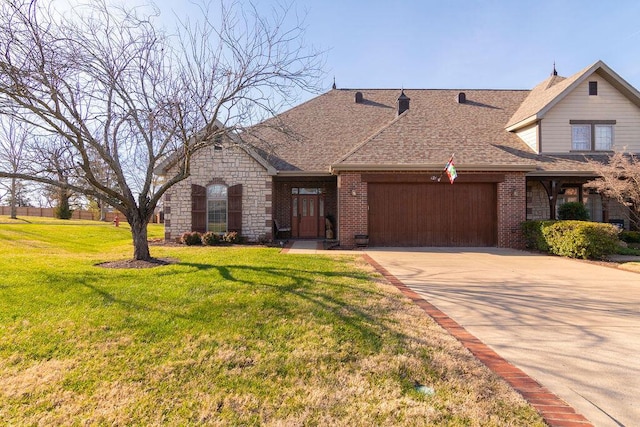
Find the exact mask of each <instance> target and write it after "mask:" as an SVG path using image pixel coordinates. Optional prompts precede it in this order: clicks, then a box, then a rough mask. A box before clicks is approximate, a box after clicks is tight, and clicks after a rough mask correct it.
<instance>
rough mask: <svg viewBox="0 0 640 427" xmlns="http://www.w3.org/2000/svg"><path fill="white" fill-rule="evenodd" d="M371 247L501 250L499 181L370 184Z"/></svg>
mask: <svg viewBox="0 0 640 427" xmlns="http://www.w3.org/2000/svg"><path fill="white" fill-rule="evenodd" d="M368 197H369V244H370V245H371V246H496V243H497V195H496V184H495V183H455V184H453V185H451V184H448V183H447V184H443V183H380V182H376V183H373V182H371V183H369V188H368Z"/></svg>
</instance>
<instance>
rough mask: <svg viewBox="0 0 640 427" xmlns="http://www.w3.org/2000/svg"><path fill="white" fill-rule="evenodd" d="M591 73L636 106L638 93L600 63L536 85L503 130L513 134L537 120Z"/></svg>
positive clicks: (639, 96)
mask: <svg viewBox="0 0 640 427" xmlns="http://www.w3.org/2000/svg"><path fill="white" fill-rule="evenodd" d="M594 73H598V75H599V76H601V77H602V78H604V79H605V80H606V81H607V82H608V83H610V84H611V85H612V86H614V87H615V88H616V89H617V90H618V91H620V92H621V93H622V94H623V95H624V96H626V97H627V98H629V100H630V101H631V102H633V103H634V104H636V105H637V106H639V107H640V92H638V91H637V90H636V89H635V88H634V87H633V86H631V85H630V84H629V83H627V82H626V81H625V80H624V79H623V78H622V77H620V76H619V75H618V74H617V73H616V72H615V71H613V70H612V69H611V68H609V67H608V66H607V65H606V64H605V63H604V62H602V61H597V62H595V63H593V64H591V65H590V66H588V67H586V68H584V69H583V70H580V71H578V72H577V73H575V74H574V75H572V76H571V77H569V78H566V79H565V78H563V77H560V76H553V75H552V76H551V77H549V78H548V79H546V80H545V81H543V82H542V83H540V84H539V85H537V86H536V87H535V88H533V90H531V93H530V94H529V96H528V97H527V98H526V99H525V100H524V102H523V103H522V105H520V107H519V108H518V110H517V111H516V112H515V113H514V114H513V116H511V118H510V119H509V121H508V123H507V125H506V130H507V131H514V130H517V129H519V128H522V127H524V126H527V125H529V124H531V123H534V122H535V121H537V120H540V119H542V118H543V117H544V115H545V114H546V113H547V111H549V110H550V109H551V108H552V107H553V106H555V105H556V104H557V103H558V102H560V101H561V100H562V99H563V98H564V97H565V96H567V95H568V94H569V93H571V91H572V90H573V89H575V88H576V86H578V85H580V84H581V83H582V82H584V81H585V80H587V79H588V78H589V77H590V76H591V75H593V74H594Z"/></svg>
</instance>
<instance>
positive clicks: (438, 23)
mask: <svg viewBox="0 0 640 427" xmlns="http://www.w3.org/2000/svg"><path fill="white" fill-rule="evenodd" d="M254 3H255V4H256V5H257V6H258V7H259V8H265V9H267V8H269V7H270V6H272V5H273V4H274V2H273V1H267V0H255V1H254ZM156 4H157V5H158V6H159V7H160V8H161V10H162V11H163V12H162V13H163V20H168V19H169V18H170V17H171V16H173V15H172V14H173V12H172V10H174V9H176V5H177V4H180V5H181V6H180V10H179V12H178V13H179V14H180V13H187V11H189V10H192V9H190V8H189V7H186V6H185V7H184V8H182V5H183V4H184V5H186V4H187V2H186V1H185V2H184V3H183V1H180V2H177V1H175V0H173V1H171V0H158V1H156ZM294 7H295V8H296V10H297V11H299V12H300V13H302V14H304V13H306V24H307V42H308V43H310V44H313V45H314V46H316V47H319V48H321V49H326V50H327V54H326V71H327V76H326V79H325V81H324V87H325V88H326V89H327V90H328V89H329V88H330V87H331V84H332V82H333V77H334V76H335V79H336V83H337V86H338V87H339V88H399V87H405V88H451V89H475V88H478V89H494V88H495V89H530V88H532V87H533V86H535V85H536V84H537V83H539V82H540V81H542V80H544V79H545V78H546V77H547V76H548V75H549V74H550V73H551V71H552V69H553V63H554V61H555V62H556V67H557V70H558V72H559V74H560V75H564V76H569V75H571V74H573V73H575V72H577V71H579V70H581V69H582V68H584V67H586V66H588V65H590V64H592V63H593V62H595V61H597V60H598V59H602V60H603V61H604V62H606V63H607V64H608V65H609V66H610V67H611V68H613V69H614V70H615V71H616V72H617V73H618V74H620V75H621V76H622V77H623V78H624V79H625V80H627V81H628V82H629V83H631V84H632V85H633V86H635V87H636V88H640V48H639V46H640V19H639V18H640V2H638V1H637V0H634V1H626V0H623V1H616V0H611V1H592V0H582V1H577V0H565V1H563V0H554V1H548V0H536V1H520V0H514V1H497V0H493V1H492V0H483V1H480V0H439V1H432V0H423V1H420V0H369V1H365V0H341V1H337V0H323V1H319V0H298V1H294Z"/></svg>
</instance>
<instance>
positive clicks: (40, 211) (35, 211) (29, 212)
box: [0, 206, 163, 223]
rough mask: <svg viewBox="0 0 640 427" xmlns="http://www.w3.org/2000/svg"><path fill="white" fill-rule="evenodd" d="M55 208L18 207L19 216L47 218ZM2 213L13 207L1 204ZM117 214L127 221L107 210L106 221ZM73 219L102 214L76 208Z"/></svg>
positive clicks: (156, 217) (156, 219) (157, 219)
mask: <svg viewBox="0 0 640 427" xmlns="http://www.w3.org/2000/svg"><path fill="white" fill-rule="evenodd" d="M53 209H54V208H34V207H29V206H27V207H19V208H17V213H16V215H17V216H42V217H47V218H53ZM0 215H11V207H10V206H0ZM116 215H119V216H120V221H126V219H125V218H124V217H123V216H122V214H120V213H118V212H106V213H105V222H113V220H114V219H115V217H116ZM71 218H72V219H88V220H94V221H98V220H99V219H100V216H99V215H98V214H97V213H96V212H92V211H85V210H79V209H78V210H74V211H73V213H72V215H71ZM151 222H154V223H159V222H163V221H162V215H154V216H153V218H152V221H151Z"/></svg>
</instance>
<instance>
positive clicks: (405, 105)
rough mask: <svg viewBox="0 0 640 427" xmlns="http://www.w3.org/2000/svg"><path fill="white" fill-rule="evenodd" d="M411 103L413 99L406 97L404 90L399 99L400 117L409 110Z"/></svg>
mask: <svg viewBox="0 0 640 427" xmlns="http://www.w3.org/2000/svg"><path fill="white" fill-rule="evenodd" d="M409 101H411V98H409V97H408V96H407V95H405V94H404V89H402V91H401V92H400V96H399V97H398V115H400V114H402V113H404V112H405V111H407V110H408V109H409Z"/></svg>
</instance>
